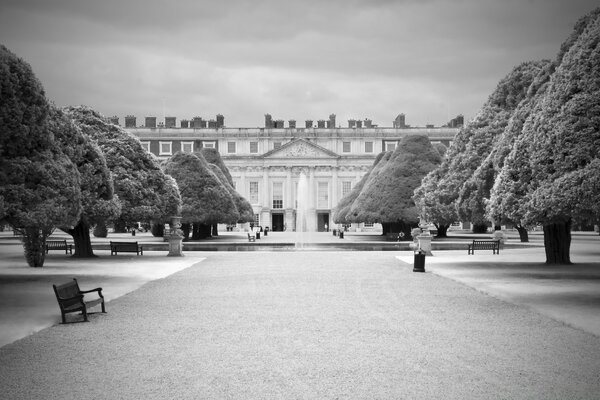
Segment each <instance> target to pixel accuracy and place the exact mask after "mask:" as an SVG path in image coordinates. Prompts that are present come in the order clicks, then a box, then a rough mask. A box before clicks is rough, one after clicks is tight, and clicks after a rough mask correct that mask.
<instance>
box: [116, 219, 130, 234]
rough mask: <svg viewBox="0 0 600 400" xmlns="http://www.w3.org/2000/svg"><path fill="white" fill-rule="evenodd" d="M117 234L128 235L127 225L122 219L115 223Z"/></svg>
mask: <svg viewBox="0 0 600 400" xmlns="http://www.w3.org/2000/svg"><path fill="white" fill-rule="evenodd" d="M113 227H114V231H115V233H126V232H127V223H126V222H125V221H123V220H122V219H121V218H117V219H116V220H115V222H114V223H113Z"/></svg>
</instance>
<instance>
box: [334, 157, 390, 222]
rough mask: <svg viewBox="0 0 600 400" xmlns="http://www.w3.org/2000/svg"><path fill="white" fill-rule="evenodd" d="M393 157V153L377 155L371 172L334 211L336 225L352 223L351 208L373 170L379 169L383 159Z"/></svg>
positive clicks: (370, 168)
mask: <svg viewBox="0 0 600 400" xmlns="http://www.w3.org/2000/svg"><path fill="white" fill-rule="evenodd" d="M386 155H387V156H386ZM391 155H392V152H391V151H390V152H381V153H379V154H378V155H377V157H376V158H375V161H374V162H373V164H372V165H371V167H369V170H368V171H367V173H366V174H364V175H363V177H362V178H361V179H360V180H359V181H358V183H357V184H356V185H354V187H353V188H352V190H350V192H349V193H347V194H346V195H345V196H344V197H342V198H341V199H340V201H339V202H338V204H337V206H336V207H335V209H334V210H333V221H334V222H335V223H336V224H349V223H351V222H352V221H351V216H350V215H349V212H350V208H351V207H352V203H354V200H356V198H357V197H358V195H359V194H360V192H361V190H362V189H363V187H364V186H365V183H366V182H367V180H368V179H369V176H370V175H371V172H372V171H373V169H374V168H376V167H377V165H378V164H379V162H380V161H381V160H382V159H384V158H386V157H387V159H389V157H390V156H391ZM384 162H385V161H384Z"/></svg>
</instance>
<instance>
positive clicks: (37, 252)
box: [21, 228, 49, 268]
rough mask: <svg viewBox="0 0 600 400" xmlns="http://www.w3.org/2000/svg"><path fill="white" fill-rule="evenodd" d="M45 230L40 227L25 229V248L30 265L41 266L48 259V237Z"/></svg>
mask: <svg viewBox="0 0 600 400" xmlns="http://www.w3.org/2000/svg"><path fill="white" fill-rule="evenodd" d="M48 236H49V234H45V233H44V232H43V230H41V229H39V228H27V229H24V230H23V236H22V239H21V240H22V241H23V248H24V250H25V260H27V264H29V266H30V267H34V268H41V267H43V266H44V260H45V259H46V237H48Z"/></svg>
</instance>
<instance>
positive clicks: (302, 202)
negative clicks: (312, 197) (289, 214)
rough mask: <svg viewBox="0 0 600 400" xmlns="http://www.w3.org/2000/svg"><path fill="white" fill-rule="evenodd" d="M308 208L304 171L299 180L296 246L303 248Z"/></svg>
mask: <svg viewBox="0 0 600 400" xmlns="http://www.w3.org/2000/svg"><path fill="white" fill-rule="evenodd" d="M307 210H308V183H307V181H306V175H305V174H304V172H302V173H301V174H300V178H299V180H298V193H297V199H296V248H297V249H301V248H303V247H304V245H305V244H306V232H307V230H308V229H307V228H308V226H307V220H306V215H307Z"/></svg>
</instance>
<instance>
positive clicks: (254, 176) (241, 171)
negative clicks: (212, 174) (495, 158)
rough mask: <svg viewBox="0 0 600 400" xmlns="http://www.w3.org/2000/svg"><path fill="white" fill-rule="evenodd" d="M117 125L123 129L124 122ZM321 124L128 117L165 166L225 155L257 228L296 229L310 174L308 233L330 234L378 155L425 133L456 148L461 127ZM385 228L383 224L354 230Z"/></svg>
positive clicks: (332, 120)
mask: <svg viewBox="0 0 600 400" xmlns="http://www.w3.org/2000/svg"><path fill="white" fill-rule="evenodd" d="M459 117H462V116H459ZM110 120H111V122H113V123H115V124H117V125H118V124H119V121H118V117H112V118H110ZM453 121H456V118H455V119H454V120H453ZM461 122H462V121H461ZM314 125H315V124H314V123H313V121H311V120H307V121H305V124H304V127H300V128H299V127H296V121H294V120H291V121H288V127H287V128H286V127H284V121H282V120H273V119H272V117H271V115H269V114H267V115H266V116H265V127H264V128H228V127H225V125H224V118H223V116H222V115H218V116H217V118H216V119H215V120H210V121H208V123H207V121H205V120H203V119H202V118H200V117H196V118H194V119H193V120H182V121H181V126H180V127H176V120H175V117H166V118H165V123H164V124H163V123H160V124H158V126H157V125H156V118H155V117H146V126H143V127H138V126H136V123H135V117H132V116H127V117H126V126H125V130H127V131H128V132H129V133H131V134H133V135H134V136H136V137H137V138H139V140H140V141H141V143H142V145H143V146H144V148H145V149H146V150H147V151H149V152H151V153H153V154H154V155H156V156H157V157H159V158H162V159H166V158H168V157H170V156H171V155H173V154H175V153H177V152H179V151H183V152H194V151H196V150H198V149H200V148H203V147H210V148H216V149H218V150H219V153H220V154H221V157H222V159H223V161H224V162H225V165H226V166H227V168H229V172H230V173H231V176H232V177H233V182H234V185H235V189H236V190H237V191H238V192H239V193H240V194H241V195H243V196H244V197H245V198H246V199H248V200H249V201H250V203H251V204H252V207H253V208H254V214H255V224H256V225H260V226H263V227H267V226H268V227H269V229H271V230H274V231H283V230H294V229H295V226H296V208H297V207H296V199H297V191H298V180H299V177H300V174H301V173H304V174H305V175H306V178H307V182H308V188H307V189H308V198H309V200H308V203H309V204H308V207H307V230H308V231H324V230H326V229H327V228H329V229H333V228H335V227H336V225H335V224H334V223H333V221H332V210H333V209H334V207H335V206H336V205H337V203H338V201H339V200H340V199H341V198H342V197H343V196H344V195H345V194H347V193H348V192H350V190H352V188H353V187H354V185H355V184H356V183H357V182H358V181H359V180H360V179H361V178H362V177H363V176H364V174H365V173H366V172H367V170H368V169H369V167H370V166H371V165H372V164H373V161H374V160H375V157H376V156H377V154H379V153H380V152H382V151H389V150H393V149H394V148H395V147H396V145H397V144H398V142H399V141H400V140H401V139H402V138H403V137H404V136H407V135H413V134H425V135H427V136H428V137H429V138H430V140H431V141H432V143H436V142H440V143H443V144H444V145H446V146H449V145H450V143H451V142H452V140H453V138H454V136H455V135H456V133H457V132H458V130H459V128H460V126H457V125H456V123H455V122H454V123H453V125H451V124H448V126H445V127H438V128H436V127H432V126H428V127H426V128H416V127H410V126H407V125H406V124H405V117H404V114H400V115H399V116H398V117H396V119H395V120H394V121H393V127H388V128H383V127H379V126H377V125H374V124H373V123H372V121H371V120H368V119H365V120H363V121H361V120H349V121H348V127H346V128H341V127H336V124H335V115H333V114H332V115H330V117H329V120H319V121H317V124H316V126H314ZM380 229H381V227H380V226H378V224H375V226H373V225H366V224H353V226H352V227H351V230H364V231H369V230H380Z"/></svg>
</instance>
